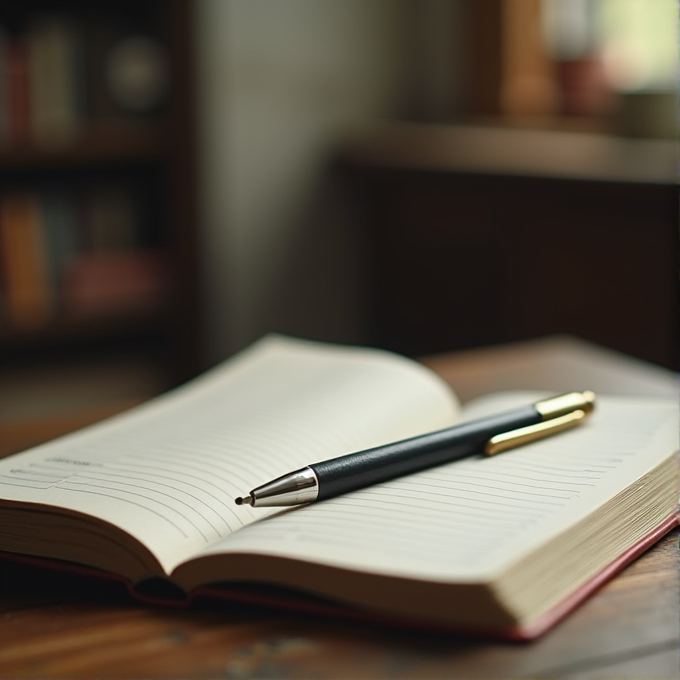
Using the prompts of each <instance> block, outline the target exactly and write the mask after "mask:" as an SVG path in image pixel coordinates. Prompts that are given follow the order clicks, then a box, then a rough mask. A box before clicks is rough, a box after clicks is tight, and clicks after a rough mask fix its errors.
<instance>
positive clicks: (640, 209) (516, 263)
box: [345, 133, 678, 368]
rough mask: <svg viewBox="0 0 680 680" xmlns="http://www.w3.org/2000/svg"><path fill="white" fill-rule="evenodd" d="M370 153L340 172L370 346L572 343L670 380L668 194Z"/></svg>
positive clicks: (673, 234)
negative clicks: (655, 367)
mask: <svg viewBox="0 0 680 680" xmlns="http://www.w3.org/2000/svg"><path fill="white" fill-rule="evenodd" d="M463 134H464V133H463ZM396 139H398V137H395V136H392V137H391V141H392V143H395V140H396ZM413 141H414V140H412V139H411V140H410V144H409V145H407V146H410V147H411V148H413V144H412V143H413ZM586 142H587V140H586ZM378 146H380V145H378ZM376 148H377V147H376V146H373V147H371V146H370V144H367V143H366V141H365V140H364V141H363V142H362V143H361V144H358V145H356V146H355V147H354V148H353V150H352V153H349V154H348V156H347V159H349V160H348V162H347V164H346V165H345V169H346V171H347V176H348V177H349V178H350V182H351V185H352V187H353V189H354V191H355V196H356V197H357V198H358V201H359V202H358V205H359V207H360V211H361V213H360V214H362V215H363V225H362V228H363V233H364V236H365V239H366V244H367V250H368V258H367V266H366V271H365V285H366V287H365V291H366V302H367V304H366V312H367V320H366V321H367V325H368V327H369V329H370V333H371V340H372V342H374V343H375V344H377V345H381V346H385V347H388V348H390V349H394V350H397V351H400V352H404V353H406V354H411V355H419V354H427V353H432V352H441V351H449V350H457V349H464V348H471V347H477V346H483V345H492V344H497V343H504V342H511V341H516V340H523V339H528V338H532V337H537V336H541V335H544V334H552V333H571V334H575V335H578V336H580V337H583V338H585V339H588V340H591V341H594V342H597V343H600V344H602V345H605V346H608V347H611V348H614V349H616V350H619V351H622V352H625V353H628V354H631V355H633V356H637V357H640V358H642V359H645V360H649V361H652V362H655V363H657V364H661V365H663V366H667V367H671V368H678V221H677V215H678V207H677V206H678V195H677V187H676V186H675V185H674V184H673V183H672V182H671V181H668V182H663V181H645V179H644V178H643V181H633V180H632V179H631V180H628V179H626V178H625V177H624V178H619V177H616V176H614V177H612V176H607V174H606V173H603V176H602V177H600V178H593V177H587V175H588V173H589V171H590V169H589V168H586V167H584V173H583V174H584V175H585V176H586V177H587V178H579V177H578V176H575V175H574V174H572V173H568V172H567V173H564V175H563V176H560V174H559V173H558V172H555V171H554V168H553V170H552V172H549V173H545V174H541V173H539V172H529V171H526V169H525V170H524V171H521V172H512V165H511V162H508V163H505V162H504V164H503V165H504V168H503V169H502V171H499V169H498V165H499V163H494V162H491V163H489V164H488V167H487V168H486V169H483V168H478V167H473V168H472V169H471V167H470V166H472V165H474V163H466V162H465V160H463V161H460V162H458V161H457V160H456V159H455V153H454V159H453V160H452V161H451V162H448V163H442V162H435V161H433V160H432V159H430V162H425V161H424V158H423V154H419V152H418V153H415V155H413V154H410V153H405V154H404V155H402V156H399V154H396V155H395V154H392V155H390V154H388V155H387V156H385V155H384V154H382V153H377V152H376V151H375V149H376ZM469 151H470V153H471V154H472V155H473V156H474V149H469ZM442 153H445V151H444V152H442ZM520 155H521V154H520ZM440 158H441V157H440ZM347 159H346V160H347ZM518 160H519V165H520V167H522V159H521V157H520V158H519V159H518ZM411 161H412V162H411ZM525 165H526V164H525Z"/></svg>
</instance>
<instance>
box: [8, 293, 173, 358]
mask: <svg viewBox="0 0 680 680" xmlns="http://www.w3.org/2000/svg"><path fill="white" fill-rule="evenodd" d="M171 319H172V315H171V311H170V310H169V309H168V307H167V306H166V305H160V304H159V305H154V306H153V307H144V308H140V309H134V310H121V311H120V312H111V313H107V314H102V315H101V316H94V315H85V314H80V315H76V314H67V313H63V314H61V315H58V316H56V317H55V318H54V319H53V320H52V321H50V322H48V323H46V324H44V325H41V326H39V327H36V328H33V329H25V330H24V329H19V328H12V327H11V326H7V325H4V326H2V327H0V349H1V350H3V351H4V352H11V351H16V350H24V349H28V348H36V347H41V348H49V347H51V346H55V345H61V344H64V343H74V342H78V343H82V342H97V341H100V340H101V341H103V340H111V339H125V338H135V337H142V336H148V335H153V334H154V333H162V332H164V331H167V327H168V324H169V323H170V321H171Z"/></svg>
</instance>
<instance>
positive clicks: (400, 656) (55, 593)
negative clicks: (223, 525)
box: [0, 348, 680, 680]
mask: <svg viewBox="0 0 680 680" xmlns="http://www.w3.org/2000/svg"><path fill="white" fill-rule="evenodd" d="M553 349H554V348H553ZM549 350H550V348H549ZM550 351H552V350H550ZM532 352H533V353H535V352H536V350H535V348H532ZM485 357H486V355H484V354H483V355H482V356H481V357H478V358H480V359H481V363H480V364H479V366H486V365H487V363H488V362H487V358H485ZM473 359H474V357H473V358H470V357H465V361H464V365H463V366H462V367H461V370H462V369H465V370H466V371H469V370H471V366H472V363H471V362H472V361H473ZM475 360H476V359H475ZM599 360H600V363H602V362H601V357H600V359H599ZM430 365H432V366H434V367H436V368H437V370H439V371H440V372H441V373H442V374H443V375H446V377H447V379H450V380H452V381H454V382H455V379H456V375H457V374H458V372H457V368H456V367H457V366H459V365H460V362H458V361H457V360H455V359H453V358H452V359H450V360H449V359H447V358H445V357H439V358H437V359H436V360H433V361H432V362H430ZM551 379H552V378H551ZM679 536H680V533H679V532H678V531H675V532H673V533H672V534H670V535H668V536H667V537H666V538H665V539H664V540H662V541H661V542H660V543H659V544H658V545H656V546H655V547H654V548H653V549H652V550H650V551H648V552H647V553H646V554H645V555H643V556H642V557H641V558H639V559H638V560H637V561H635V562H634V563H633V564H631V565H630V566H629V567H628V568H627V569H626V570H625V571H623V572H622V573H621V574H619V575H618V576H617V577H616V578H615V579H613V580H612V581H610V582H609V583H608V584H607V585H605V586H604V587H603V588H602V589H601V590H600V591H599V592H598V593H597V594H596V595H595V596H594V597H592V598H591V599H590V600H589V601H588V602H586V603H585V604H584V605H583V606H582V607H581V608H580V609H579V610H578V611H576V612H574V613H573V614H572V615H571V616H570V617H568V618H567V620H565V621H564V622H563V623H562V624H560V625H559V626H558V627H557V628H555V629H554V630H553V631H551V632H550V633H548V634H547V635H546V636H544V637H543V638H541V639H540V640H538V641H536V642H534V643H531V644H502V643H487V642H480V641H470V640H464V639H461V638H457V637H454V636H446V635H433V634H428V633H423V632H419V631H403V630H391V629H386V628H377V627H372V626H369V625H367V624H358V623H346V622H341V621H334V620H326V619H320V618H312V617H310V616H304V615H298V614H293V613H288V612H280V611H271V610H266V609H255V608H244V607H240V606H233V605H229V606H227V605H224V604H222V603H215V604H209V605H203V606H201V607H200V608H196V609H191V610H187V611H184V610H172V609H161V608H153V607H148V606H144V605H140V604H138V603H136V602H134V601H132V600H131V598H130V597H129V596H128V595H127V594H126V593H125V592H123V591H122V589H120V588H119V587H118V586H117V585H115V584H110V583H102V582H99V581H89V580H83V579H82V578H79V577H76V576H73V575H69V574H60V573H55V572H52V571H48V570H41V569H38V568H36V567H28V566H19V565H14V564H9V563H0V677H2V678H28V677H31V678H85V677H97V678H203V677H210V678H212V677H224V678H233V679H242V680H247V679H254V678H258V679H261V678H319V679H323V678H329V679H330V678H334V679H336V678H371V679H373V680H375V679H378V678H437V679H440V678H454V677H465V678H490V677H493V678H548V677H550V678H558V677H559V678H571V679H573V680H585V679H586V678H652V677H654V678H666V679H670V678H680V651H679V650H680V625H679V622H678V619H679V616H678V599H679V591H680V589H679V587H678V585H679V578H678V560H677V557H678V537H679Z"/></svg>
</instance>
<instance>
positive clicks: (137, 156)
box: [0, 122, 168, 171]
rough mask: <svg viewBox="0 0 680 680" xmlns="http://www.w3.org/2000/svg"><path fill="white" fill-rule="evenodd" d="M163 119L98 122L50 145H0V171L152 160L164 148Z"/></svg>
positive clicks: (165, 142) (164, 130)
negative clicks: (125, 122)
mask: <svg viewBox="0 0 680 680" xmlns="http://www.w3.org/2000/svg"><path fill="white" fill-rule="evenodd" d="M167 141H168V134H167V126H166V125H165V124H164V123H163V122H153V123H152V122H145V123H134V124H132V123H129V124H117V125H110V126H104V125H100V126H97V127H92V128H90V129H87V130H83V131H82V132H81V133H80V134H78V136H77V137H75V138H74V139H73V141H71V142H68V143H63V144H59V145H56V144H55V145H54V146H40V145H37V144H33V143H30V142H26V143H25V144H8V145H5V146H2V145H0V171H12V170H43V169H46V168H47V169H49V168H52V167H55V168H62V167H80V166H87V165H107V164H115V163H120V162H128V161H143V160H153V159H154V158H157V157H159V156H160V155H162V154H163V153H164V152H165V151H166V148H167Z"/></svg>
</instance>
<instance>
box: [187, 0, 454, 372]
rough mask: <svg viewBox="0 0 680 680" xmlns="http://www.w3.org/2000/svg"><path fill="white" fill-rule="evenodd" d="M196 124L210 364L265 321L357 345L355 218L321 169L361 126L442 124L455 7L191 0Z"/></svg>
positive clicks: (370, 0)
mask: <svg viewBox="0 0 680 680" xmlns="http://www.w3.org/2000/svg"><path fill="white" fill-rule="evenodd" d="M197 9H198V23H197V36H198V39H197V49H198V71H197V73H198V81H197V84H198V88H199V97H198V109H199V118H198V130H199V135H200V155H201V166H200V177H201V185H200V196H201V209H202V225H203V229H204V231H203V256H204V267H205V269H204V274H205V279H204V284H205V295H206V307H205V309H206V315H205V321H206V333H207V335H206V341H207V347H208V352H209V355H210V357H211V358H212V359H216V358H218V357H221V356H223V355H224V354H225V353H226V352H230V351H233V350H234V349H236V348H239V347H242V346H243V345H245V344H247V343H249V342H252V341H253V340H254V339H256V338H257V337H259V336H260V335H262V334H263V333H265V332H268V331H270V330H272V329H277V330H279V331H282V332H289V333H296V334H300V335H304V336H311V337H318V338H327V339H336V340H339V341H362V340H365V339H366V337H365V332H364V329H363V328H362V327H361V321H360V317H361V314H360V309H359V306H360V304H361V300H360V296H361V291H360V289H359V285H360V282H359V273H360V267H361V266H362V265H363V263H362V262H361V260H360V259H359V258H360V252H359V247H358V245H357V243H356V238H355V237H356V216H355V215H352V214H351V209H350V207H349V206H348V205H347V202H346V200H343V199H344V197H343V196H342V195H341V194H340V189H339V187H338V186H337V185H336V183H335V182H334V180H333V178H332V176H331V174H330V172H329V161H330V159H331V157H332V154H334V153H336V151H337V149H338V146H339V145H340V143H341V141H342V139H343V137H344V136H346V135H347V133H348V132H350V131H351V130H353V129H354V128H356V127H357V126H358V125H360V124H361V122H362V121H364V120H367V119H376V118H404V119H405V118H409V117H413V116H416V115H417V116H419V117H433V116H438V117H440V118H450V116H451V115H452V113H453V112H454V111H455V109H456V107H457V105H458V103H459V102H458V99H459V97H460V91H461V88H462V86H461V82H460V81H461V73H460V65H459V64H460V60H461V54H462V51H461V47H460V41H459V40H458V39H457V36H456V33H457V31H459V30H461V31H462V26H461V13H462V9H463V8H462V3H461V2H459V1H456V0H419V1H418V2H414V1H413V0H286V2H280V3H275V2H270V1H268V0H254V1H250V2H238V1H232V0H227V1H225V0H200V2H199V3H197Z"/></svg>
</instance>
